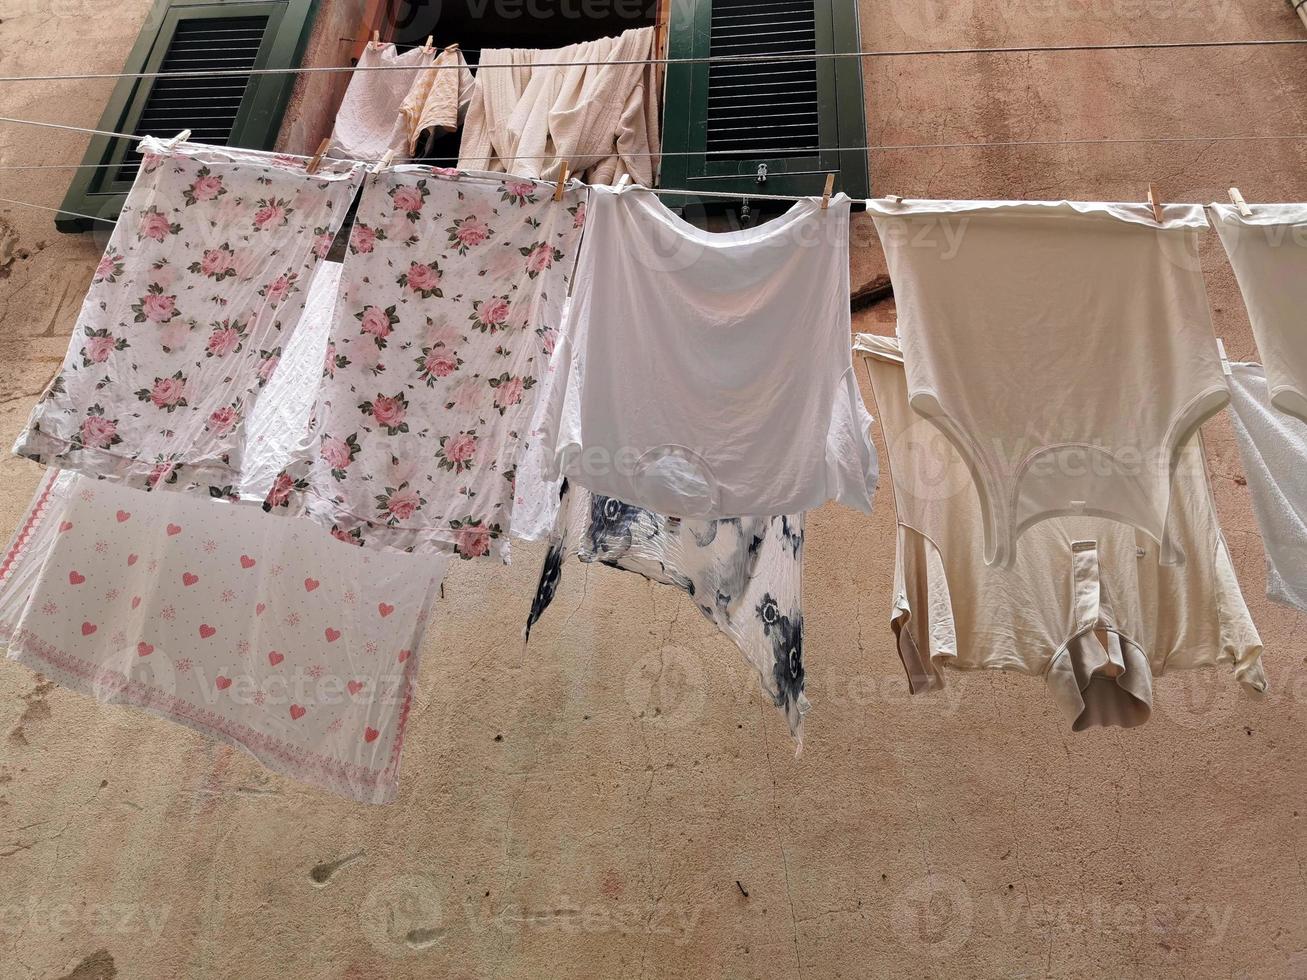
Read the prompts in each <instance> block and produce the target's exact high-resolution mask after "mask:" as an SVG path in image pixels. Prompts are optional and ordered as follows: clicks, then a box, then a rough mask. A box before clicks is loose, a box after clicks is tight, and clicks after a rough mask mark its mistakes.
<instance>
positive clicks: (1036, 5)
mask: <svg viewBox="0 0 1307 980" xmlns="http://www.w3.org/2000/svg"><path fill="white" fill-rule="evenodd" d="M147 7H148V3H147V2H146V0H115V2H113V3H109V2H108V0H86V2H81V3H78V2H76V0H66V2H64V3H55V4H54V5H53V7H51V6H50V5H47V4H43V3H42V4H38V3H35V2H32V0H0V51H2V52H3V55H2V56H0V58H2V60H3V65H4V72H5V73H10V72H13V73H34V72H38V71H44V70H47V69H49V68H51V67H54V68H57V69H67V70H71V69H74V68H76V69H85V70H105V71H115V70H117V69H118V68H119V66H120V65H121V63H122V59H123V56H124V54H125V53H126V51H127V49H128V47H129V46H130V44H131V42H132V40H133V39H134V37H135V34H136V30H137V27H138V26H139V23H140V20H141V18H142V17H143V16H144V12H145V10H146V9H147ZM863 7H864V12H863V30H864V45H865V46H866V47H867V48H882V49H895V48H905V47H911V48H919V47H947V46H955V45H977V44H984V45H1011V44H1028V43H1029V44H1038V43H1067V42H1071V41H1091V42H1109V41H1120V40H1126V41H1133V40H1142V39H1156V40H1179V39H1193V38H1229V37H1299V36H1303V28H1302V25H1301V23H1300V22H1299V21H1298V20H1297V19H1296V18H1295V17H1294V16H1293V14H1292V13H1291V11H1290V10H1289V8H1288V7H1287V6H1285V5H1284V4H1282V3H1280V2H1279V0H1085V2H1079V0H950V2H947V3H944V2H933V0H863ZM926 9H935V10H937V11H941V12H943V13H944V14H945V17H944V20H943V22H942V23H940V24H934V25H931V24H928V23H927V22H925V21H923V20H922V17H923V13H922V11H923V10H926ZM74 39H76V44H74ZM319 50H325V48H320V49H319ZM865 74H866V89H867V98H868V112H869V119H870V135H871V140H872V141H873V142H875V143H878V144H900V143H943V142H970V141H990V140H1002V139H1014V140H1025V139H1063V138H1088V137H1095V138H1097V137H1130V136H1147V135H1157V134H1174V135H1189V134H1197V135H1204V136H1218V135H1227V134H1247V133H1261V134H1284V133H1293V132H1297V133H1307V51H1304V50H1302V49H1278V50H1269V49H1261V50H1258V49H1249V50H1218V51H1201V52H1193V51H1189V52H1149V53H1118V54H1059V55H1023V56H1005V57H998V58H994V57H970V56H955V57H948V58H930V59H887V60H873V61H868V62H867V63H866V67H865ZM106 94H107V86H105V85H103V84H101V83H93V84H84V85H82V84H68V85H63V86H58V87H56V86H53V85H36V86H3V87H0V114H4V115H14V116H26V117H31V118H48V119H57V120H60V121H64V122H69V123H73V124H79V125H93V124H94V123H95V122H96V120H97V117H98V114H99V111H100V106H101V105H102V103H103V100H104V98H105V95H106ZM0 134H2V136H0V139H2V140H3V142H2V143H0V147H2V150H0V157H2V158H3V159H2V160H0V163H3V164H5V165H13V164H18V163H27V164H40V163H52V162H75V161H77V160H78V159H80V154H81V152H82V148H83V145H84V143H83V140H82V139H80V138H79V137H77V136H76V135H74V134H62V133H47V132H43V131H40V130H30V129H26V128H22V129H19V128H16V127H11V126H7V125H3V124H0ZM300 138H301V139H309V140H310V141H311V140H312V139H313V137H312V135H311V134H310V135H301V137H300ZM308 145H309V144H308V143H303V144H302V145H301V146H298V147H287V148H303V147H305V146H308ZM1305 163H1307V143H1301V142H1300V143H1297V144H1294V143H1288V142H1269V141H1267V142H1250V143H1191V144H1169V145H1147V144H1129V145H1118V146H1109V147H1056V148H1054V147H1048V148H1024V149H1013V150H939V151H931V152H912V153H908V152H901V151H900V152H886V153H875V154H873V155H872V170H873V174H874V179H875V183H876V187H877V188H878V189H879V190H883V191H894V192H897V193H901V194H907V195H910V196H975V197H981V196H996V197H1003V196H1013V197H1021V196H1030V197H1037V198H1048V197H1060V196H1066V197H1072V198H1107V199H1117V198H1122V199H1140V198H1141V196H1142V195H1143V193H1144V186H1145V184H1146V183H1147V182H1148V181H1149V180H1155V181H1157V182H1158V183H1159V185H1160V187H1161V189H1162V191H1163V193H1164V194H1165V195H1166V196H1167V197H1168V198H1170V199H1172V200H1200V201H1206V200H1211V199H1218V198H1221V197H1223V195H1224V190H1225V188H1226V187H1227V186H1228V185H1229V183H1231V182H1232V181H1236V180H1237V181H1238V182H1239V184H1240V186H1241V187H1242V188H1243V190H1244V192H1245V194H1246V195H1247V196H1248V198H1249V199H1250V200H1272V199H1298V200H1302V199H1303V198H1304V197H1307V168H1305V167H1304V164H1305ZM66 180H67V174H66V173H55V172H48V171H34V172H27V173H20V174H14V173H11V172H0V197H10V198H19V199H24V200H28V201H34V202H39V203H43V204H49V205H54V204H57V203H58V201H59V199H60V197H61V195H62V191H63V188H64V186H65V184H66ZM0 220H2V221H3V222H4V224H3V225H0V276H3V277H4V278H3V279H0V358H2V363H0V413H2V415H0V438H3V440H5V441H8V440H10V439H12V437H13V436H14V434H15V433H16V432H17V431H18V429H19V427H20V426H21V425H22V423H23V421H24V419H25V417H26V414H27V411H28V409H29V408H30V405H31V403H32V401H33V399H34V398H35V396H36V393H37V392H38V390H39V389H40V387H41V385H42V384H43V383H44V382H45V380H46V379H47V377H48V376H49V375H50V374H51V372H52V371H53V369H54V368H55V366H56V364H57V361H58V359H59V357H60V356H61V355H62V352H63V349H64V344H65V337H66V335H67V334H68V332H69V330H70V329H71V326H72V323H73V320H74V317H75V315H76V311H77V306H78V303H79V301H80V297H81V294H82V292H83V290H84V289H85V287H86V285H87V284H88V282H89V278H90V273H91V269H92V267H93V265H94V260H95V257H96V256H97V254H98V251H99V248H98V246H97V245H96V243H95V242H94V241H93V240H92V238H91V236H82V237H80V238H70V237H66V236H60V235H58V234H56V233H55V232H54V230H53V228H52V226H51V224H50V216H49V215H48V214H44V213H42V212H38V211H32V210H29V209H25V208H16V207H12V206H8V205H0ZM856 231H857V234H858V240H859V241H861V242H862V243H863V247H862V248H861V249H860V250H859V254H858V255H857V257H856V259H855V265H856V269H857V273H858V275H857V278H860V279H866V278H869V277H871V276H874V275H876V274H877V273H878V272H880V271H881V268H882V267H881V258H880V256H879V253H878V250H877V249H876V248H875V247H874V244H873V242H872V240H871V238H870V236H869V235H868V234H867V233H866V229H865V226H863V225H862V224H861V223H859V225H858V227H857V229H856ZM1204 261H1205V263H1206V267H1207V269H1208V272H1209V276H1208V280H1209V287H1210V289H1211V299H1212V304H1213V307H1214V308H1215V309H1216V311H1217V317H1218V322H1219V329H1220V331H1221V332H1222V334H1223V335H1224V337H1225V338H1226V341H1227V344H1228V346H1229V347H1230V350H1231V353H1232V354H1233V355H1234V356H1236V357H1242V356H1247V355H1251V354H1252V352H1253V347H1252V343H1251V339H1250V336H1249V332H1248V329H1247V324H1246V322H1245V320H1244V315H1243V312H1242V308H1241V305H1240V303H1239V300H1238V296H1237V292H1236V290H1235V287H1234V285H1233V283H1232V280H1231V277H1230V273H1229V271H1228V269H1227V267H1226V265H1225V263H1224V259H1223V258H1222V257H1221V255H1220V252H1219V247H1218V246H1217V245H1216V244H1215V242H1214V241H1213V242H1209V246H1208V248H1207V251H1206V252H1205V254H1204ZM891 318H892V310H890V309H887V308H884V307H880V308H875V309H873V310H871V311H869V312H868V313H867V314H865V315H864V316H863V317H862V318H861V322H860V323H859V324H858V326H859V327H860V328H862V329H877V328H883V327H884V326H885V325H887V324H888V323H889V322H890V320H891ZM1207 434H1208V437H1209V442H1208V445H1209V447H1210V456H1211V465H1212V470H1213V474H1214V482H1215V487H1216V494H1217V500H1218V503H1219V506H1220V510H1221V516H1222V519H1223V521H1224V524H1225V527H1226V530H1227V534H1228V536H1229V539H1230V544H1231V547H1232V549H1233V551H1234V554H1235V557H1236V560H1237V562H1238V569H1239V573H1240V576H1241V580H1242V582H1243V585H1244V588H1245V591H1246V593H1247V596H1248V599H1249V602H1250V604H1251V606H1252V608H1253V612H1254V615H1255V616H1256V618H1257V621H1258V623H1259V625H1260V627H1261V630H1262V634H1263V637H1264V639H1265V641H1266V645H1267V663H1268V667H1269V670H1270V674H1271V678H1272V681H1273V683H1274V692H1273V693H1272V694H1271V696H1270V697H1269V698H1268V699H1267V700H1266V701H1264V702H1263V703H1260V704H1254V703H1250V702H1248V701H1246V700H1244V698H1243V696H1242V694H1241V693H1240V692H1239V691H1238V690H1237V689H1236V686H1235V685H1234V683H1233V682H1232V681H1231V680H1230V679H1229V678H1228V677H1226V676H1191V677H1184V676H1174V677H1167V678H1163V679H1162V680H1161V681H1160V682H1159V683H1158V685H1157V698H1156V700H1157V711H1156V714H1155V716H1154V719H1153V721H1151V722H1150V723H1149V724H1148V725H1147V726H1145V727H1144V728H1142V729H1137V730H1132V731H1119V730H1111V731H1099V732H1091V733H1087V734H1080V735H1071V734H1070V733H1069V732H1068V731H1067V728H1066V726H1065V724H1064V722H1063V721H1062V719H1061V718H1060V716H1058V715H1057V714H1056V713H1055V711H1054V708H1053V705H1052V703H1051V701H1050V699H1049V698H1048V697H1047V695H1046V694H1045V693H1044V691H1043V690H1042V688H1041V685H1040V683H1039V682H1038V681H1037V680H1033V679H1030V678H1024V677H1017V676H1002V675H995V676H982V677H966V678H965V679H963V680H962V681H960V682H956V683H955V684H954V686H953V687H952V688H951V689H949V690H948V691H947V692H946V693H944V694H942V695H940V696H937V697H934V698H933V699H909V697H908V696H907V694H906V692H905V686H904V682H903V678H902V672H901V669H900V667H899V665H898V662H897V659H896V657H895V654H894V652H893V650H892V646H891V643H890V637H889V633H888V630H887V627H886V621H887V616H888V597H889V588H890V580H891V562H892V554H893V552H892V548H893V538H892V524H893V518H892V513H891V505H890V501H889V499H888V497H887V496H886V495H884V494H882V495H881V496H880V497H879V499H878V501H877V503H878V510H877V513H876V515H875V516H874V517H872V518H870V519H868V518H865V517H862V516H860V515H857V514H855V513H853V512H850V511H847V510H841V509H838V508H834V507H830V508H826V509H824V510H822V511H821V512H819V513H818V514H816V515H815V516H814V517H813V519H812V520H811V522H810V525H809V529H810V533H809V538H808V545H807V556H808V560H807V564H806V572H807V580H806V594H807V597H808V599H807V607H806V615H807V639H806V644H805V646H806V654H807V664H808V670H809V678H810V681H809V691H810V694H811V697H812V701H813V704H814V710H813V712H812V714H811V715H810V716H809V722H808V736H807V749H806V752H805V755H804V757H803V758H802V759H801V760H798V761H796V760H795V759H793V758H792V753H791V747H790V744H789V740H788V737H787V735H786V733H785V731H784V727H783V724H782V722H781V720H780V719H779V717H777V715H776V713H775V711H774V710H773V709H772V708H771V707H770V706H769V705H767V704H764V703H763V701H762V699H761V698H760V697H759V696H758V695H757V693H756V691H755V688H754V684H753V682H752V680H751V679H750V678H748V677H746V676H745V673H744V671H743V668H742V664H741V663H740V658H739V656H738V655H737V653H736V651H735V650H734V648H733V647H732V646H731V645H730V644H729V643H728V642H727V641H726V640H725V639H723V638H722V637H720V636H718V635H717V634H716V633H715V632H714V631H713V630H712V629H711V628H710V627H709V626H708V624H707V623H706V622H705V621H704V620H703V619H702V618H701V617H700V616H699V614H698V613H697V612H696V611H695V609H694V608H693V607H692V606H691V604H690V603H689V602H688V601H687V600H685V599H684V598H682V597H681V596H679V595H678V594H676V593H674V592H672V591H670V590H668V589H666V588H662V587H658V586H654V585H650V584H647V583H645V582H644V581H643V580H640V579H637V578H635V577H633V576H629V575H624V574H622V573H618V572H615V571H611V570H609V569H604V568H593V569H589V570H587V569H585V568H583V567H582V566H580V565H576V564H574V565H573V566H571V567H569V568H568V569H567V571H566V577H565V578H564V583H563V587H562V589H561V590H560V593H559V596H558V598H557V600H556V602H555V605H554V608H553V609H551V610H550V613H549V615H548V616H547V617H546V618H545V620H544V621H543V622H542V624H541V625H540V626H539V628H538V633H537V634H536V639H535V640H533V642H532V644H531V646H530V647H529V648H527V649H524V648H523V646H522V641H521V627H522V624H523V621H524V619H525V616H526V613H527V610H528V608H529V605H530V598H531V594H532V591H533V588H534V585H535V576H536V572H537V568H538V561H539V558H540V552H539V550H535V549H531V548H521V549H519V551H518V552H517V561H516V562H515V563H514V564H513V566H511V567H510V568H508V569H498V568H492V567H490V566H488V565H480V566H477V567H475V568H469V567H468V566H467V565H465V564H463V565H460V566H459V567H457V568H456V569H455V571H454V573H453V574H452V575H451V577H450V579H449V581H448V583H447V586H446V600H445V602H443V603H442V604H441V606H440V609H439V612H438V614H437V616H436V621H435V624H434V627H433V629H432V631H431V634H430V636H429V638H428V642H427V644H426V647H425V659H424V662H423V668H422V693H421V696H420V698H419V699H418V704H417V706H416V708H415V711H414V717H413V720H412V723H411V726H410V740H409V745H408V751H407V753H406V755H405V760H404V785H403V790H402V796H401V799H400V801H399V802H398V803H397V804H395V805H393V806H390V807H385V808H370V807H365V806H361V805H353V804H348V803H344V802H341V801H339V800H336V799H333V798H331V797H328V796H325V795H323V794H321V793H318V792H313V791H309V790H306V789H304V788H302V787H300V786H298V785H297V784H295V783H293V782H290V781H288V780H285V779H282V778H279V777H276V776H272V775H269V774H268V773H266V772H264V771H263V770H262V769H260V767H259V766H257V765H256V764H255V763H253V762H252V761H250V760H249V759H247V758H246V757H245V756H243V755H241V754H239V753H236V752H234V751H232V750H230V749H227V748H220V747H217V746H215V745H212V744H210V743H208V742H206V741H204V740H203V739H202V738H200V737H199V736H197V735H195V734H193V733H191V732H189V731H185V730H182V729H179V728H177V727H174V726H171V725H169V724H167V723H164V722H162V721H156V720H153V719H151V718H147V717H145V716H143V715H140V714H137V713H133V712H130V711H125V710H122V709H115V708H102V707H100V706H98V705H96V704H95V703H93V702H91V701H89V700H87V699H86V698H83V697H80V696H77V695H74V694H70V693H66V692H64V691H61V690H59V689H58V688H55V687H53V686H52V685H50V684H47V683H43V682H42V681H41V680H40V679H38V678H37V677H35V676H34V675H32V674H30V673H28V672H27V671H25V670H23V669H21V668H18V667H13V666H7V665H4V664H0V911H3V916H2V917H0V975H2V976H4V977H9V976H15V977H20V976H22V977H25V976H33V977H43V978H45V977H63V976H75V977H78V978H82V980H85V978H89V977H98V976H112V975H114V972H115V970H116V972H117V975H119V976H124V977H172V976H197V977H198V976H212V977H228V976H240V977H251V978H253V977H286V976H314V977H351V978H369V977H389V976H397V977H405V976H413V977H419V976H422V977H426V976H441V977H446V976H447V977H451V978H479V977H491V976H494V977H504V978H542V977H553V976H569V977H598V978H609V977H636V976H640V977H673V976H705V977H718V976H720V977H728V978H745V977H764V976H765V977H772V976H782V975H783V976H795V977H799V976H802V977H807V978H827V977H850V978H851V977H867V976H878V977H909V976H911V977H934V976H948V977H972V976H977V977H978V976H986V977H989V976H1007V977H1018V976H1021V977H1037V976H1038V977H1042V976H1059V977H1060V976H1105V977H1140V978H1151V977H1208V976H1218V975H1219V976H1229V977H1259V978H1260V977H1302V976H1307V875H1305V874H1304V869H1303V868H1304V866H1303V854H1304V850H1305V849H1307V831H1304V824H1305V823H1307V796H1305V794H1304V788H1305V787H1307V753H1304V751H1303V747H1302V746H1303V738H1302V732H1303V727H1304V723H1305V722H1307V703H1305V701H1304V697H1305V696H1307V668H1304V663H1305V657H1304V655H1305V653H1307V651H1305V650H1304V640H1303V639H1302V638H1301V636H1302V634H1303V627H1304V625H1305V624H1304V621H1303V619H1302V618H1300V617H1298V616H1295V615H1292V614H1290V613H1289V612H1287V611H1285V610H1283V609H1281V608H1277V607H1273V606H1270V605H1268V604H1267V603H1266V602H1265V601H1264V600H1263V599H1262V598H1261V595H1262V589H1263V584H1264V583H1263V569H1262V559H1261V557H1260V556H1261V545H1260V541H1259V539H1258V537H1257V533H1256V529H1255V525H1254V523H1253V520H1252V516H1251V513H1250V511H1249V509H1248V503H1247V491H1246V489H1245V488H1244V487H1243V486H1242V485H1241V484H1240V482H1239V478H1238V473H1239V464H1238V460H1237V456H1236V454H1235V452H1234V447H1233V445H1232V443H1231V441H1230V436H1229V432H1228V429H1227V426H1226V423H1225V422H1224V420H1223V419H1218V420H1216V421H1214V422H1213V423H1211V424H1209V426H1208V427H1207ZM37 477H38V469H37V467H35V466H34V465H32V464H31V463H28V462H25V461H18V460H6V461H2V462H0V487H3V490H4V493H3V494H2V495H0V524H3V525H4V528H3V530H7V529H8V528H11V527H13V526H15V525H16V524H17V522H18V519H19V517H20V515H21V513H22V511H23V509H24V507H25V505H26V502H27V498H28V495H29V494H30V492H31V490H32V489H33V487H34V486H35V484H36V481H37ZM217 517H218V518H219V519H220V514H219V515H217ZM737 881H738V882H739V883H740V886H739V887H737ZM742 890H744V891H747V892H748V895H747V897H746V896H745V895H744V894H743V893H742Z"/></svg>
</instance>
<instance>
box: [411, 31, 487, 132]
mask: <svg viewBox="0 0 1307 980" xmlns="http://www.w3.org/2000/svg"><path fill="white" fill-rule="evenodd" d="M475 84H476V81H475V79H473V77H472V72H471V71H470V70H469V69H468V67H467V62H466V61H465V60H464V59H463V52H462V51H460V50H459V48H458V45H450V46H449V47H448V48H446V49H445V50H444V51H442V52H440V54H438V55H437V56H436V60H435V62H434V63H433V64H432V66H431V67H430V68H424V69H422V70H421V71H419V72H418V76H417V79H416V80H415V81H414V82H413V87H412V88H410V89H409V91H408V95H406V96H405V97H404V101H403V103H402V104H401V105H400V107H399V112H400V116H401V117H402V119H403V121H404V129H405V131H406V133H407V134H408V144H407V147H406V151H407V153H408V155H409V156H410V157H411V156H414V155H415V154H416V153H417V142H418V139H419V138H420V137H421V135H422V134H423V133H424V132H426V131H427V130H434V131H435V132H436V133H438V134H439V133H452V132H453V131H454V130H456V129H458V125H459V120H460V119H462V118H463V114H464V113H465V112H466V111H467V106H468V103H469V102H471V100H472V90H473V88H474V86H475Z"/></svg>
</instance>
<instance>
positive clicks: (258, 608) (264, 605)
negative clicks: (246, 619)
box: [254, 602, 268, 616]
mask: <svg viewBox="0 0 1307 980" xmlns="http://www.w3.org/2000/svg"><path fill="white" fill-rule="evenodd" d="M267 608H268V604H267V603H266V602H260V603H259V604H258V605H257V606H255V607H254V615H256V616H262V615H263V610H265V609H267Z"/></svg>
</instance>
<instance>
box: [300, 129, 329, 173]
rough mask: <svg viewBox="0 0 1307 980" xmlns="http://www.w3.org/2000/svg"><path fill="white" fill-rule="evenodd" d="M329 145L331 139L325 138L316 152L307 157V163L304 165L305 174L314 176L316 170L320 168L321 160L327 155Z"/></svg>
mask: <svg viewBox="0 0 1307 980" xmlns="http://www.w3.org/2000/svg"><path fill="white" fill-rule="evenodd" d="M330 145H331V137H327V138H326V139H325V140H323V141H322V142H321V143H319V144H318V152H317V153H315V154H313V156H311V157H309V162H308V163H306V164H305V165H304V172H305V173H306V174H316V173H317V172H318V168H319V167H320V166H322V158H323V157H325V156H326V155H327V147H329V146H330Z"/></svg>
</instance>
